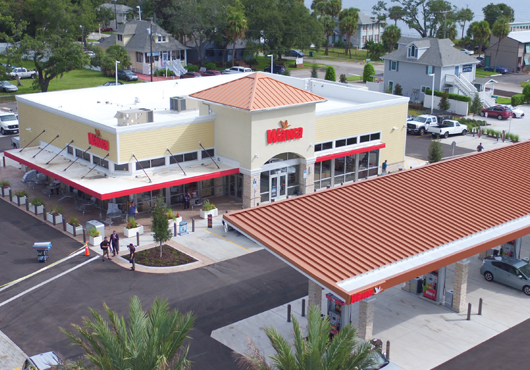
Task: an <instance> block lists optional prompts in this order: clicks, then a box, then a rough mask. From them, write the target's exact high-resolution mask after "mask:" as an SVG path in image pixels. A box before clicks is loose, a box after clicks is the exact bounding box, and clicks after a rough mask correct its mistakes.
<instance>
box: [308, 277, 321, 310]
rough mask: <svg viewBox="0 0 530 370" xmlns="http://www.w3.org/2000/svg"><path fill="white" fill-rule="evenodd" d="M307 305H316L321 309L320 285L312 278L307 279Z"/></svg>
mask: <svg viewBox="0 0 530 370" xmlns="http://www.w3.org/2000/svg"><path fill="white" fill-rule="evenodd" d="M308 281H309V286H308V296H309V297H308V300H307V305H308V306H317V307H318V308H319V309H320V310H322V287H321V286H320V285H318V284H317V283H315V282H314V281H313V280H308Z"/></svg>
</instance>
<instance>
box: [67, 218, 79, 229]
mask: <svg viewBox="0 0 530 370" xmlns="http://www.w3.org/2000/svg"><path fill="white" fill-rule="evenodd" d="M68 223H69V224H70V225H72V226H73V227H78V226H79V220H78V219H77V218H75V217H74V216H72V217H70V221H68Z"/></svg>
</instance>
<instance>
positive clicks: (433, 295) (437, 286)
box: [423, 267, 445, 303]
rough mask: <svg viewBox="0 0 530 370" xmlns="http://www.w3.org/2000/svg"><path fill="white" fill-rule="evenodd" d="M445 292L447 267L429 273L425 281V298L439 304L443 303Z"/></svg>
mask: <svg viewBox="0 0 530 370" xmlns="http://www.w3.org/2000/svg"><path fill="white" fill-rule="evenodd" d="M444 291H445V267H442V268H441V269H438V270H435V271H433V272H429V273H428V274H426V275H425V280H424V281H423V296H424V297H425V298H429V299H432V300H433V301H436V302H437V303H442V302H443V296H444Z"/></svg>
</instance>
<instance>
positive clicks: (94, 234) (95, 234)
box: [87, 226, 101, 238]
mask: <svg viewBox="0 0 530 370" xmlns="http://www.w3.org/2000/svg"><path fill="white" fill-rule="evenodd" d="M87 234H88V235H90V236H91V237H93V238H95V237H98V236H100V235H101V232H99V231H98V230H97V229H96V228H95V227H94V226H90V229H88V233H87Z"/></svg>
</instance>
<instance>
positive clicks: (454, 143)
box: [451, 141, 456, 157]
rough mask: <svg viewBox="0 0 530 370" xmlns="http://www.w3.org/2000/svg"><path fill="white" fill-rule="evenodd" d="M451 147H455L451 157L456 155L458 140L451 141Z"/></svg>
mask: <svg viewBox="0 0 530 370" xmlns="http://www.w3.org/2000/svg"><path fill="white" fill-rule="evenodd" d="M451 148H452V149H453V154H452V155H451V157H454V156H455V148H456V141H453V142H452V143H451Z"/></svg>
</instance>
